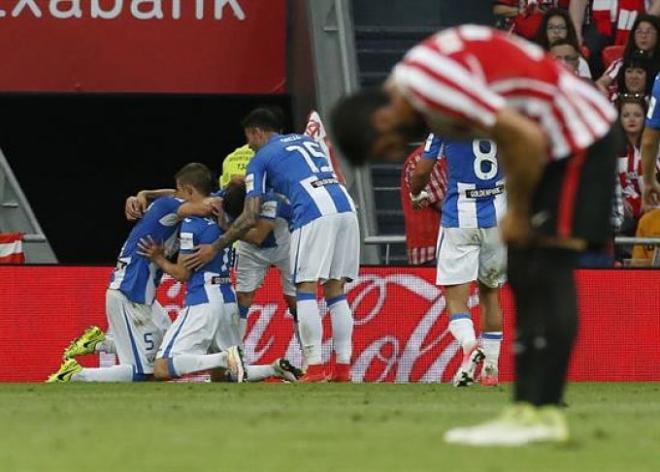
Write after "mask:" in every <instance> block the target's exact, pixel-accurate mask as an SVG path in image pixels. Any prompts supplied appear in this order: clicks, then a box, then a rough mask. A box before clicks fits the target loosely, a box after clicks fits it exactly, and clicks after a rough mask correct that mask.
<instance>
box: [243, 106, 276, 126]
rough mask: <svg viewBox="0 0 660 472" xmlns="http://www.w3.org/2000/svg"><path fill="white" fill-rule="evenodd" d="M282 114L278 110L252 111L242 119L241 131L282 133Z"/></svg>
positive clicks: (258, 109) (266, 108) (265, 108)
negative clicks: (253, 130) (255, 130)
mask: <svg viewBox="0 0 660 472" xmlns="http://www.w3.org/2000/svg"><path fill="white" fill-rule="evenodd" d="M283 121H284V112H283V111H282V110H281V109H279V108H268V107H259V108H255V109H254V110H252V111H251V112H250V113H248V115H247V116H246V117H245V118H243V121H241V125H243V129H246V128H259V129H262V130H264V131H282V129H283V128H284V127H283V126H282V122H283Z"/></svg>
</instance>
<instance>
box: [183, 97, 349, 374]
mask: <svg viewBox="0 0 660 472" xmlns="http://www.w3.org/2000/svg"><path fill="white" fill-rule="evenodd" d="M243 128H244V130H245V135H246V137H247V139H248V143H249V144H250V147H251V148H252V149H254V150H255V151H256V152H257V154H256V155H255V156H254V158H253V159H252V160H251V161H250V163H249V164H248V169H247V175H246V190H247V197H246V200H245V209H244V210H243V213H242V214H241V216H239V217H238V218H237V219H236V221H234V223H233V224H232V225H231V227H230V228H229V229H228V230H227V231H226V232H225V234H224V235H223V236H222V237H220V238H219V239H218V240H217V241H215V242H214V243H213V244H211V245H200V246H199V248H198V252H197V253H196V254H194V255H192V256H187V261H188V262H187V263H186V265H187V266H188V267H189V268H198V267H200V266H201V265H203V264H204V263H206V262H207V261H208V260H210V259H211V258H213V257H214V255H215V254H216V253H217V252H218V251H221V250H222V249H223V248H225V247H227V245H229V244H231V243H232V242H234V241H236V240H237V239H239V238H242V237H243V236H244V235H245V234H246V233H247V232H248V231H249V230H250V229H251V228H253V227H255V225H256V224H257V222H258V220H259V214H260V212H261V208H262V203H263V201H264V198H265V196H266V195H267V193H268V191H269V190H272V191H274V192H276V193H278V194H280V195H283V196H284V197H286V198H287V199H288V200H289V202H290V203H291V207H292V208H293V216H292V234H291V251H290V260H291V270H292V271H293V279H294V283H295V284H296V299H297V312H298V323H299V329H300V338H301V341H302V348H303V351H304V354H305V359H306V361H307V363H308V367H307V370H306V373H305V375H304V377H303V378H302V379H301V381H302V382H324V381H326V380H327V376H326V372H325V368H324V365H323V359H322V352H321V346H322V339H323V325H322V322H321V316H320V310H319V306H318V303H317V300H316V293H317V290H318V285H319V283H320V284H321V285H322V286H323V291H324V295H325V298H326V301H327V304H328V307H329V311H330V317H331V321H332V339H333V346H334V351H335V354H336V367H335V371H334V372H333V374H332V376H331V377H332V380H334V381H340V382H347V381H350V361H351V355H352V334H353V315H352V313H351V310H350V307H349V305H348V302H347V300H346V295H345V294H344V284H345V282H346V281H347V280H348V281H350V280H352V279H354V278H356V277H357V274H358V265H359V259H360V257H359V249H360V247H359V245H360V241H359V228H358V222H357V216H356V214H355V206H354V204H353V200H352V199H351V197H350V196H349V194H348V192H347V191H346V189H345V188H344V186H343V185H341V184H340V183H339V181H338V180H337V176H336V175H335V174H334V172H333V171H332V168H331V167H330V165H329V162H328V157H327V156H326V155H325V153H324V152H323V151H322V149H321V147H320V146H319V144H318V143H316V142H315V141H314V140H313V139H311V138H309V137H307V136H303V135H299V134H288V135H282V134H279V133H278V132H277V131H278V129H279V127H278V119H277V117H275V116H274V115H273V114H272V112H270V111H269V110H267V109H256V110H254V111H252V112H251V113H250V114H249V115H248V116H247V117H246V118H245V120H244V121H243Z"/></svg>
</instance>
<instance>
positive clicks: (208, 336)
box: [138, 173, 302, 382]
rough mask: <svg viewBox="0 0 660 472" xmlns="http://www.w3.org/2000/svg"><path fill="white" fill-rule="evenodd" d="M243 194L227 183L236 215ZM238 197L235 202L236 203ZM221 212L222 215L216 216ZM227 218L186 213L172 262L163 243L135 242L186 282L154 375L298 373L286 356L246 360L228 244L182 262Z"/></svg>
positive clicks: (200, 194)
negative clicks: (203, 259) (194, 261)
mask: <svg viewBox="0 0 660 472" xmlns="http://www.w3.org/2000/svg"><path fill="white" fill-rule="evenodd" d="M208 177H209V179H208V181H207V182H205V183H207V184H208V185H201V186H199V187H198V188H196V189H195V192H196V194H195V198H196V199H198V200H201V199H203V198H205V197H207V196H208V195H209V194H210V192H211V178H210V177H211V175H210V173H209V175H208ZM244 198H245V194H244V193H243V192H241V191H236V188H234V189H232V188H228V189H227V190H226V191H225V193H224V196H223V205H224V208H225V211H226V212H227V214H228V215H230V216H233V217H234V218H235V217H236V216H238V214H239V213H240V211H241V209H242V206H243V205H242V203H243V201H244ZM237 202H238V203H237ZM220 217H221V218H224V217H225V215H224V214H222V215H221V216H220ZM224 226H226V225H225V222H221V224H218V222H217V221H216V220H214V219H212V218H201V217H190V218H186V219H184V220H183V223H182V224H181V229H180V234H179V241H180V250H179V258H178V260H177V262H176V263H174V262H170V261H169V260H168V259H167V258H166V257H165V253H164V248H163V246H162V245H161V244H158V243H156V242H155V241H153V239H152V238H143V239H141V240H140V242H139V244H138V245H139V248H140V249H139V254H140V255H142V256H145V257H148V258H149V259H151V260H152V261H153V262H154V263H155V264H157V265H158V267H159V268H160V269H161V270H163V271H165V272H167V273H168V274H170V275H171V276H172V277H174V278H176V279H177V280H179V281H182V282H187V288H186V297H185V307H184V308H183V309H182V310H181V312H180V313H179V316H178V317H177V319H176V321H175V322H174V323H173V324H172V326H170V327H169V329H168V330H167V332H166V333H165V336H164V339H163V342H162V344H161V346H160V348H159V349H158V354H157V358H156V362H155V364H154V375H155V377H156V378H157V379H159V380H167V379H171V378H177V377H180V376H183V375H186V374H190V373H194V372H200V371H206V370H210V371H211V372H212V373H213V374H214V375H213V377H214V378H222V377H221V374H223V373H224V371H225V370H229V371H230V372H231V373H232V375H233V376H234V379H235V380H236V381H237V382H243V380H245V379H246V377H247V379H249V380H250V381H259V380H263V379H265V378H267V377H272V376H278V377H282V378H285V379H287V380H290V381H296V380H297V378H298V377H299V376H300V375H302V373H301V372H300V371H299V370H298V369H296V368H294V367H293V366H291V364H290V363H289V362H288V361H287V360H286V359H278V360H276V361H275V362H274V363H273V364H272V365H267V366H244V364H243V356H242V352H241V349H240V348H239V347H238V345H239V344H240V337H239V332H238V326H237V322H236V319H235V313H236V296H235V294H234V290H233V288H232V286H231V279H230V277H229V268H230V266H231V250H230V249H229V248H225V249H223V250H222V251H220V252H218V253H217V254H216V255H215V257H214V258H213V259H212V260H211V261H209V262H208V263H206V264H205V265H203V266H202V267H200V268H199V269H198V270H197V271H195V272H191V271H190V270H188V269H186V267H185V266H184V265H183V264H182V263H181V258H182V257H183V256H184V255H186V254H190V252H191V251H192V250H193V248H194V247H195V246H197V245H199V244H209V243H211V242H213V241H215V240H216V239H217V238H218V237H220V236H221V235H222V234H223V230H222V227H224Z"/></svg>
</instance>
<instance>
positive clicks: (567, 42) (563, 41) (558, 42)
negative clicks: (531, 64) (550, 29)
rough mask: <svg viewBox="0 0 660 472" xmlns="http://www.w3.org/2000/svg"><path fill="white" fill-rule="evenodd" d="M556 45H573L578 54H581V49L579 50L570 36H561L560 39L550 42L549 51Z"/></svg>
mask: <svg viewBox="0 0 660 472" xmlns="http://www.w3.org/2000/svg"><path fill="white" fill-rule="evenodd" d="M555 46H571V47H572V48H573V49H575V52H577V53H578V54H580V50H579V49H578V48H577V47H576V46H575V44H573V42H571V41H570V40H569V39H568V38H559V39H558V40H556V41H553V42H552V43H550V45H549V46H548V51H549V50H550V49H552V48H554V47H555Z"/></svg>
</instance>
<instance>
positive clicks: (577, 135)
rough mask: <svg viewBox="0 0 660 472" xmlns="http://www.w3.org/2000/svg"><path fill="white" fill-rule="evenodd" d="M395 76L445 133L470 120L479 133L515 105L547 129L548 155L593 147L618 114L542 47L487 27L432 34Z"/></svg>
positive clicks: (557, 156) (432, 124) (436, 128)
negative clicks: (505, 110) (506, 109)
mask: <svg viewBox="0 0 660 472" xmlns="http://www.w3.org/2000/svg"><path fill="white" fill-rule="evenodd" d="M392 80H393V82H394V83H395V84H396V85H397V86H398V88H399V89H400V90H401V91H402V93H403V94H404V95H405V96H406V97H407V98H408V99H409V100H410V102H411V104H412V106H413V107H414V108H415V109H416V110H418V111H419V112H420V113H422V114H423V115H424V116H425V118H426V120H427V122H428V124H429V126H430V127H431V129H432V130H433V131H435V132H437V133H438V134H440V135H451V133H452V131H455V130H456V126H457V125H458V126H459V129H460V127H461V126H464V125H466V124H467V125H468V126H469V127H471V128H473V129H472V130H471V131H472V132H474V134H475V135H478V134H479V132H480V131H481V132H482V133H483V131H488V130H489V129H490V128H491V127H492V126H493V125H494V124H495V121H496V117H497V114H498V112H499V111H500V110H501V109H502V108H504V107H511V108H514V109H516V110H517V111H518V112H520V113H522V114H523V115H526V116H527V117H529V118H531V119H533V120H535V121H537V122H538V124H539V125H540V126H541V128H543V130H544V131H545V133H546V134H547V136H548V138H549V140H550V149H549V154H550V158H551V159H563V158H566V157H568V156H570V155H573V154H576V153H578V152H580V151H582V150H584V149H586V148H588V147H589V146H591V145H592V144H593V143H594V142H596V141H597V140H598V139H600V138H601V137H603V136H605V135H606V134H607V132H608V131H609V130H610V128H611V126H612V123H613V122H614V121H615V120H616V118H617V113H616V110H615V109H614V107H613V106H612V105H611V104H610V103H609V101H608V100H607V98H606V97H604V96H603V95H602V94H601V93H600V92H599V91H598V90H596V88H594V87H593V86H592V85H591V84H589V83H587V82H585V81H583V80H582V79H580V78H579V77H577V76H575V75H574V74H572V73H571V72H569V71H568V70H566V69H564V67H562V66H561V65H560V64H558V63H557V62H556V61H555V60H554V59H552V58H551V57H550V56H549V55H547V54H546V53H545V51H543V49H541V48H540V47H538V46H536V45H534V44H532V43H529V42H527V41H525V40H523V39H520V38H517V37H515V36H507V35H505V34H504V33H501V32H499V31H497V30H495V29H493V28H488V27H485V26H476V25H463V26H459V27H456V28H450V29H447V30H445V31H442V32H440V33H437V34H435V35H434V36H432V37H431V38H429V39H427V40H425V41H424V42H422V43H420V44H418V45H417V46H415V47H414V48H412V49H411V50H410V51H409V52H408V53H407V54H406V56H405V57H404V58H403V60H402V61H401V62H399V64H397V65H396V66H395V68H394V71H393V73H392Z"/></svg>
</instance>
